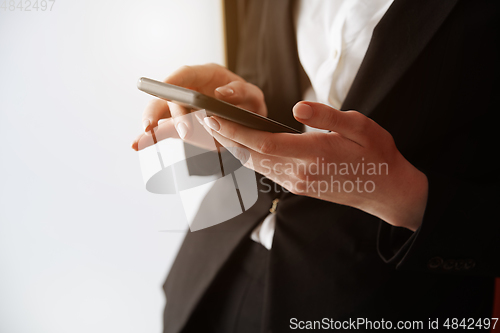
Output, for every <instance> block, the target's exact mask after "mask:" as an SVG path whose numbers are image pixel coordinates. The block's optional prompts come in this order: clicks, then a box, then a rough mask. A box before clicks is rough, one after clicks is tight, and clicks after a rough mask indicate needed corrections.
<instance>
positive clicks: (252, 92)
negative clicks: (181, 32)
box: [132, 64, 267, 150]
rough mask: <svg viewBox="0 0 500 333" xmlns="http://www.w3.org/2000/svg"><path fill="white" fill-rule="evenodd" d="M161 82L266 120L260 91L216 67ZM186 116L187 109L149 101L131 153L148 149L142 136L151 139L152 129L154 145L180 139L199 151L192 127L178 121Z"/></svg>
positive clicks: (195, 69) (148, 142)
mask: <svg viewBox="0 0 500 333" xmlns="http://www.w3.org/2000/svg"><path fill="white" fill-rule="evenodd" d="M164 82H165V83H169V84H173V85H177V86H181V87H184V88H188V89H192V90H196V91H198V92H200V93H202V94H205V95H208V96H211V97H215V98H217V99H220V100H223V101H225V102H227V103H231V104H233V105H236V106H238V107H241V108H243V109H246V110H249V111H253V112H255V113H258V114H260V115H263V116H267V108H266V104H265V102H264V94H263V93H262V91H261V90H260V89H259V88H258V87H257V86H255V85H253V84H251V83H248V82H246V81H245V80H244V79H243V78H241V77H240V76H238V75H236V74H234V73H233V72H231V71H230V70H228V69H227V68H225V67H223V66H220V65H217V64H206V65H198V66H183V67H181V68H180V69H178V70H177V71H175V72H174V73H172V74H171V75H170V76H168V77H167V78H166V79H165V80H164ZM188 113H189V110H188V109H186V108H184V107H182V106H180V105H178V104H175V103H173V102H167V101H165V100H162V99H158V98H155V99H153V100H152V101H151V102H150V103H149V104H148V106H147V107H146V109H145V110H144V112H143V114H142V124H143V128H144V132H143V133H141V134H140V135H139V136H138V137H137V138H136V139H135V140H134V141H133V142H132V149H134V150H140V149H144V148H146V147H147V146H149V145H151V144H152V140H151V139H150V138H146V136H151V131H152V130H153V129H155V130H154V132H155V136H156V140H157V141H161V140H163V139H166V138H181V139H182V140H184V141H186V142H189V143H191V144H194V145H198V146H202V147H203V143H201V142H196V136H195V135H194V133H193V132H194V128H193V126H194V124H192V123H190V122H186V121H182V119H185V117H184V118H183V117H181V116H183V115H186V114H188ZM156 127H157V128H156Z"/></svg>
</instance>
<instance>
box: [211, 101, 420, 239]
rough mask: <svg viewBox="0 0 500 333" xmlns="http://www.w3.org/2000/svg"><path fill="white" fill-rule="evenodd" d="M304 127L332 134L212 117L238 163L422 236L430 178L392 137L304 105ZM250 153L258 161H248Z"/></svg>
mask: <svg viewBox="0 0 500 333" xmlns="http://www.w3.org/2000/svg"><path fill="white" fill-rule="evenodd" d="M293 114H294V116H295V118H296V119H297V120H298V121H300V122H301V123H303V124H305V125H308V126H311V127H315V128H319V129H325V130H330V131H331V132H329V133H323V132H308V133H303V134H289V133H269V132H263V131H258V130H254V129H250V128H248V127H245V126H242V125H239V124H236V123H234V122H231V121H228V120H225V119H223V118H220V117H216V116H213V117H210V118H205V124H206V125H207V126H208V127H210V128H211V129H212V130H213V131H211V132H212V135H213V136H214V138H215V139H217V141H218V142H219V143H221V144H222V145H223V146H225V147H227V148H230V147H239V148H244V149H236V150H234V149H233V151H237V152H239V153H236V154H235V155H236V157H237V158H239V159H240V160H242V162H243V163H244V165H245V166H246V167H248V168H251V169H253V170H255V171H256V172H258V173H261V174H263V175H264V176H266V177H267V178H269V179H271V180H273V181H274V182H275V183H277V184H279V185H281V186H283V187H284V188H285V189H287V190H289V191H290V192H292V193H294V194H297V195H306V196H310V197H314V198H318V199H323V200H327V201H331V202H335V203H338V204H342V205H347V206H351V207H355V208H358V209H361V210H363V211H365V212H367V213H370V214H372V215H375V216H377V217H379V218H380V219H382V220H384V221H386V222H387V223H389V224H392V225H394V226H400V227H406V228H408V229H410V230H413V231H415V230H416V229H417V228H418V227H419V226H420V224H421V222H422V218H423V214H424V210H425V206H426V202H427V188H428V184H427V177H426V176H425V175H424V174H423V173H422V172H420V171H419V170H418V169H417V168H415V167H414V166H413V165H412V164H411V163H409V162H408V161H407V160H406V159H405V158H404V157H403V155H401V153H400V152H399V151H398V149H397V148H396V145H395V143H394V140H393V138H392V136H391V134H390V133H389V132H387V131H386V130H385V129H383V128H382V127H381V126H379V125H378V124H377V123H376V122H374V121H373V120H372V119H370V118H368V117H366V116H364V115H363V114H361V113H359V112H356V111H345V112H343V111H339V110H336V109H334V108H331V107H329V106H327V105H324V104H320V103H312V102H299V103H297V104H296V105H295V106H294V108H293ZM248 154H250V156H251V158H250V159H249V158H247V157H248V156H245V155H248Z"/></svg>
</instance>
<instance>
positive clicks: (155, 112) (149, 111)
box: [142, 99, 170, 132]
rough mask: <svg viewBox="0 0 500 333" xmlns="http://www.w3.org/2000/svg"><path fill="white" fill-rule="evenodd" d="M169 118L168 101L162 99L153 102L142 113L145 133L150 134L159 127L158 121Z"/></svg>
mask: <svg viewBox="0 0 500 333" xmlns="http://www.w3.org/2000/svg"><path fill="white" fill-rule="evenodd" d="M169 117H170V109H169V107H168V103H167V101H164V100H162V99H153V100H151V101H150V102H149V104H148V105H147V106H146V109H145V110H144V112H143V113H142V126H143V128H144V132H149V131H150V130H151V129H152V128H155V127H156V126H158V120H160V119H163V118H169Z"/></svg>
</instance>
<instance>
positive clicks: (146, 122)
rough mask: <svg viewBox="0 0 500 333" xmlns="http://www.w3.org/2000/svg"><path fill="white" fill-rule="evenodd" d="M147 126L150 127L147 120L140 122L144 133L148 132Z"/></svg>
mask: <svg viewBox="0 0 500 333" xmlns="http://www.w3.org/2000/svg"><path fill="white" fill-rule="evenodd" d="M149 125H151V122H150V121H149V119H144V121H143V122H142V127H143V128H144V132H147V131H148V127H149Z"/></svg>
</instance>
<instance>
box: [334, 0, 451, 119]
mask: <svg viewBox="0 0 500 333" xmlns="http://www.w3.org/2000/svg"><path fill="white" fill-rule="evenodd" d="M457 1H458V0H446V1H436V0H420V1H411V0H395V1H394V3H393V4H392V5H391V6H390V8H389V9H388V11H387V12H386V14H385V15H384V17H382V19H381V20H380V22H379V24H378V25H377V26H376V27H375V30H374V31H373V36H372V40H371V42H370V45H369V47H368V50H367V53H366V55H365V57H364V59H363V62H362V63H361V66H360V68H359V71H358V74H357V75H356V78H355V79H354V82H353V84H352V86H351V89H350V90H349V93H348V94H347V97H346V99H345V101H344V103H343V104H342V110H357V111H359V112H362V113H364V114H366V115H368V114H370V113H371V112H372V111H373V110H374V109H375V107H376V106H377V104H378V103H380V102H381V101H382V99H383V98H384V97H385V96H386V95H387V94H388V93H389V91H390V90H391V88H392V87H393V86H394V85H395V83H396V82H397V81H398V79H399V78H400V77H401V76H402V75H403V74H404V73H405V71H406V70H407V69H408V68H409V67H410V65H411V64H412V63H413V62H414V61H415V59H416V58H417V57H418V55H419V54H420V53H421V52H422V50H423V49H424V48H425V46H426V45H427V43H428V42H429V41H430V40H431V38H432V36H433V35H434V33H435V32H436V31H437V30H438V29H439V27H440V26H441V24H442V23H443V22H444V20H445V19H446V17H447V16H448V14H449V13H450V12H451V10H452V9H453V7H454V6H455V4H456V3H457Z"/></svg>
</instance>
